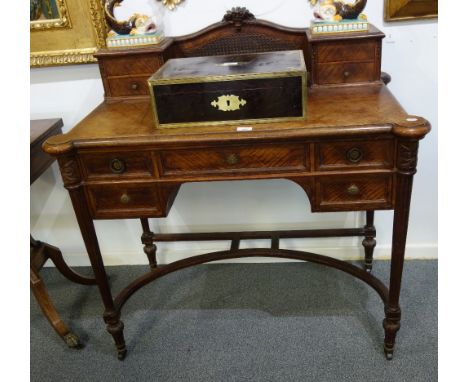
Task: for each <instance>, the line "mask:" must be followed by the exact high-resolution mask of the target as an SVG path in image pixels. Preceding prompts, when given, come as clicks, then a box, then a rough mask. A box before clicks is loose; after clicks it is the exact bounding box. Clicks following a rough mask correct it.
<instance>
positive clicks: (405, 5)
mask: <svg viewBox="0 0 468 382" xmlns="http://www.w3.org/2000/svg"><path fill="white" fill-rule="evenodd" d="M437 17H438V0H385V4H384V19H385V21H404V20H415V19H434V18H437Z"/></svg>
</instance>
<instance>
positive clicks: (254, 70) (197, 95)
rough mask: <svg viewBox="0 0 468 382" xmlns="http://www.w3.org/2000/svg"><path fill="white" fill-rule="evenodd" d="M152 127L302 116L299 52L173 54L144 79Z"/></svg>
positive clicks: (303, 95)
mask: <svg viewBox="0 0 468 382" xmlns="http://www.w3.org/2000/svg"><path fill="white" fill-rule="evenodd" d="M148 82H149V87H150V93H151V99H152V102H153V109H154V115H155V124H156V127H157V128H171V127H191V126H208V125H224V124H239V123H264V122H279V121H293V120H304V119H305V116H306V105H307V102H306V99H307V71H306V66H305V63H304V57H303V53H302V51H300V50H296V51H280V52H268V53H256V54H240V55H235V56H210V57H191V58H181V59H172V60H169V61H167V62H166V63H165V64H164V65H163V66H162V67H161V68H160V69H159V70H158V71H157V72H156V73H155V74H154V75H153V76H152V77H151V78H150V79H149V80H148Z"/></svg>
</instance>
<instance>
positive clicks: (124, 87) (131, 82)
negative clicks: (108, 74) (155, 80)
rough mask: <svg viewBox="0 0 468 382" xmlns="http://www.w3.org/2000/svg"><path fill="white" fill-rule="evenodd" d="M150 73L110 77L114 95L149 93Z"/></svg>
mask: <svg viewBox="0 0 468 382" xmlns="http://www.w3.org/2000/svg"><path fill="white" fill-rule="evenodd" d="M149 77H150V76H149V75H146V74H145V75H143V76H132V77H118V78H109V79H108V81H109V89H110V95H111V96H112V97H121V96H135V95H137V96H138V95H149V88H148V78H149Z"/></svg>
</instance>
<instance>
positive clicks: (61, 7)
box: [29, 0, 71, 31]
mask: <svg viewBox="0 0 468 382" xmlns="http://www.w3.org/2000/svg"><path fill="white" fill-rule="evenodd" d="M53 1H55V3H56V5H57V9H58V12H59V17H58V18H56V19H50V20H34V21H31V22H30V23H29V27H30V29H31V31H38V30H49V29H52V28H71V22H70V16H69V15H68V8H67V2H66V1H65V0H53Z"/></svg>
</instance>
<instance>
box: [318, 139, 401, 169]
mask: <svg viewBox="0 0 468 382" xmlns="http://www.w3.org/2000/svg"><path fill="white" fill-rule="evenodd" d="M393 147H394V145H393V140H391V139H388V140H379V141H339V142H321V143H317V145H316V153H317V154H316V155H317V158H316V161H315V163H316V169H317V170H319V171H333V170H356V169H391V168H393V152H394V150H393Z"/></svg>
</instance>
